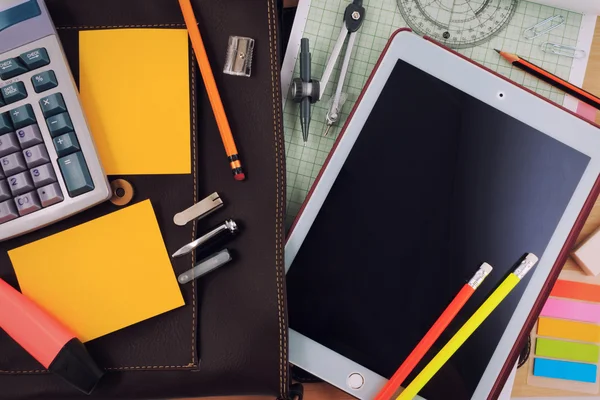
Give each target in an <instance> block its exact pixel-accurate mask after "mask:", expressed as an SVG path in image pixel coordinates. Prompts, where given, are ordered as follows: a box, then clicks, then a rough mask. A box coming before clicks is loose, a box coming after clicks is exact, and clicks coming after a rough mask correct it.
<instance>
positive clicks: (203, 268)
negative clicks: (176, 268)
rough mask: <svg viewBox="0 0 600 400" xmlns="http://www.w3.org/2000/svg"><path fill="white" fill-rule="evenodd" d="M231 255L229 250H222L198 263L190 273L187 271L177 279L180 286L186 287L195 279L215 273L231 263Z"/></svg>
mask: <svg viewBox="0 0 600 400" xmlns="http://www.w3.org/2000/svg"><path fill="white" fill-rule="evenodd" d="M231 260H232V258H231V254H229V250H227V249H225V250H221V251H220V252H218V253H216V254H213V255H212V256H210V257H208V258H207V259H205V260H203V261H201V262H200V263H198V264H197V265H196V266H195V267H194V268H192V269H190V270H189V271H185V272H184V273H183V274H181V275H179V277H177V281H179V283H180V284H182V285H184V284H186V283H189V282H191V281H193V280H194V279H198V278H200V277H201V276H204V275H206V274H208V273H209V272H212V271H214V270H215V269H217V268H220V267H222V266H223V265H225V264H227V263H228V262H229V261H231Z"/></svg>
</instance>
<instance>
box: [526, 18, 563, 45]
mask: <svg viewBox="0 0 600 400" xmlns="http://www.w3.org/2000/svg"><path fill="white" fill-rule="evenodd" d="M564 23H565V17H563V16H562V15H555V16H553V17H550V18H546V19H545V20H543V21H542V22H538V23H537V24H535V25H534V26H532V27H530V28H527V29H525V30H524V31H523V37H525V39H528V40H532V39H535V38H536V37H538V36H542V35H543V34H544V33H548V32H550V31H551V30H553V29H556V28H558V27H559V26H561V25H564Z"/></svg>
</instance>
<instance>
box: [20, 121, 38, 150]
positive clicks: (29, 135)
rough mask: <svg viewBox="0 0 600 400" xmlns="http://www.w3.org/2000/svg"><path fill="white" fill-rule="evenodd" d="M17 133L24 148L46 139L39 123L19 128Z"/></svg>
mask: <svg viewBox="0 0 600 400" xmlns="http://www.w3.org/2000/svg"><path fill="white" fill-rule="evenodd" d="M15 134H16V135H17V139H19V143H21V148H23V149H26V148H28V147H31V146H34V145H36V144H39V143H42V142H43V141H44V139H42V133H41V132H40V128H39V127H38V126H37V125H29V126H26V127H25V128H21V129H17V131H16V132H15Z"/></svg>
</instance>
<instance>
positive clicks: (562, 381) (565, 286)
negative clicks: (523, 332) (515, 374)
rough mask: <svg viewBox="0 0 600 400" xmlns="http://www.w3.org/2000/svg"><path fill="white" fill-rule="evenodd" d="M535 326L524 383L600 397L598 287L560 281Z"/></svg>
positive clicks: (599, 292)
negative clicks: (529, 365)
mask: <svg viewBox="0 0 600 400" xmlns="http://www.w3.org/2000/svg"><path fill="white" fill-rule="evenodd" d="M550 296H551V297H550V298H549V299H548V301H547V302H546V304H545V306H544V308H543V309H542V312H541V314H540V318H539V320H538V324H537V331H536V336H535V337H534V339H533V340H534V349H533V362H532V363H531V364H532V365H531V368H530V375H529V377H528V380H527V383H528V385H531V386H541V387H548V388H556V389H563V390H570V391H575V392H583V393H592V394H597V393H599V389H600V380H599V376H598V366H599V364H600V286H598V285H593V284H589V283H583V282H574V281H568V280H564V279H559V280H558V281H556V284H555V286H554V288H553V290H552V292H551V293H550Z"/></svg>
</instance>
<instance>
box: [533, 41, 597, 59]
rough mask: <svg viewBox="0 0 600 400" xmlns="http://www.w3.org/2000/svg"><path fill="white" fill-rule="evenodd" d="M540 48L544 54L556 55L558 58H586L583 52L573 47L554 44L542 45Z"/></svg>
mask: <svg viewBox="0 0 600 400" xmlns="http://www.w3.org/2000/svg"><path fill="white" fill-rule="evenodd" d="M540 48H541V49H542V51H543V52H544V53H551V54H556V55H559V56H565V57H571V58H584V57H585V56H586V52H585V50H582V49H578V48H577V47H573V46H565V45H562V44H556V43H550V42H546V43H542V44H541V45H540Z"/></svg>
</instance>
